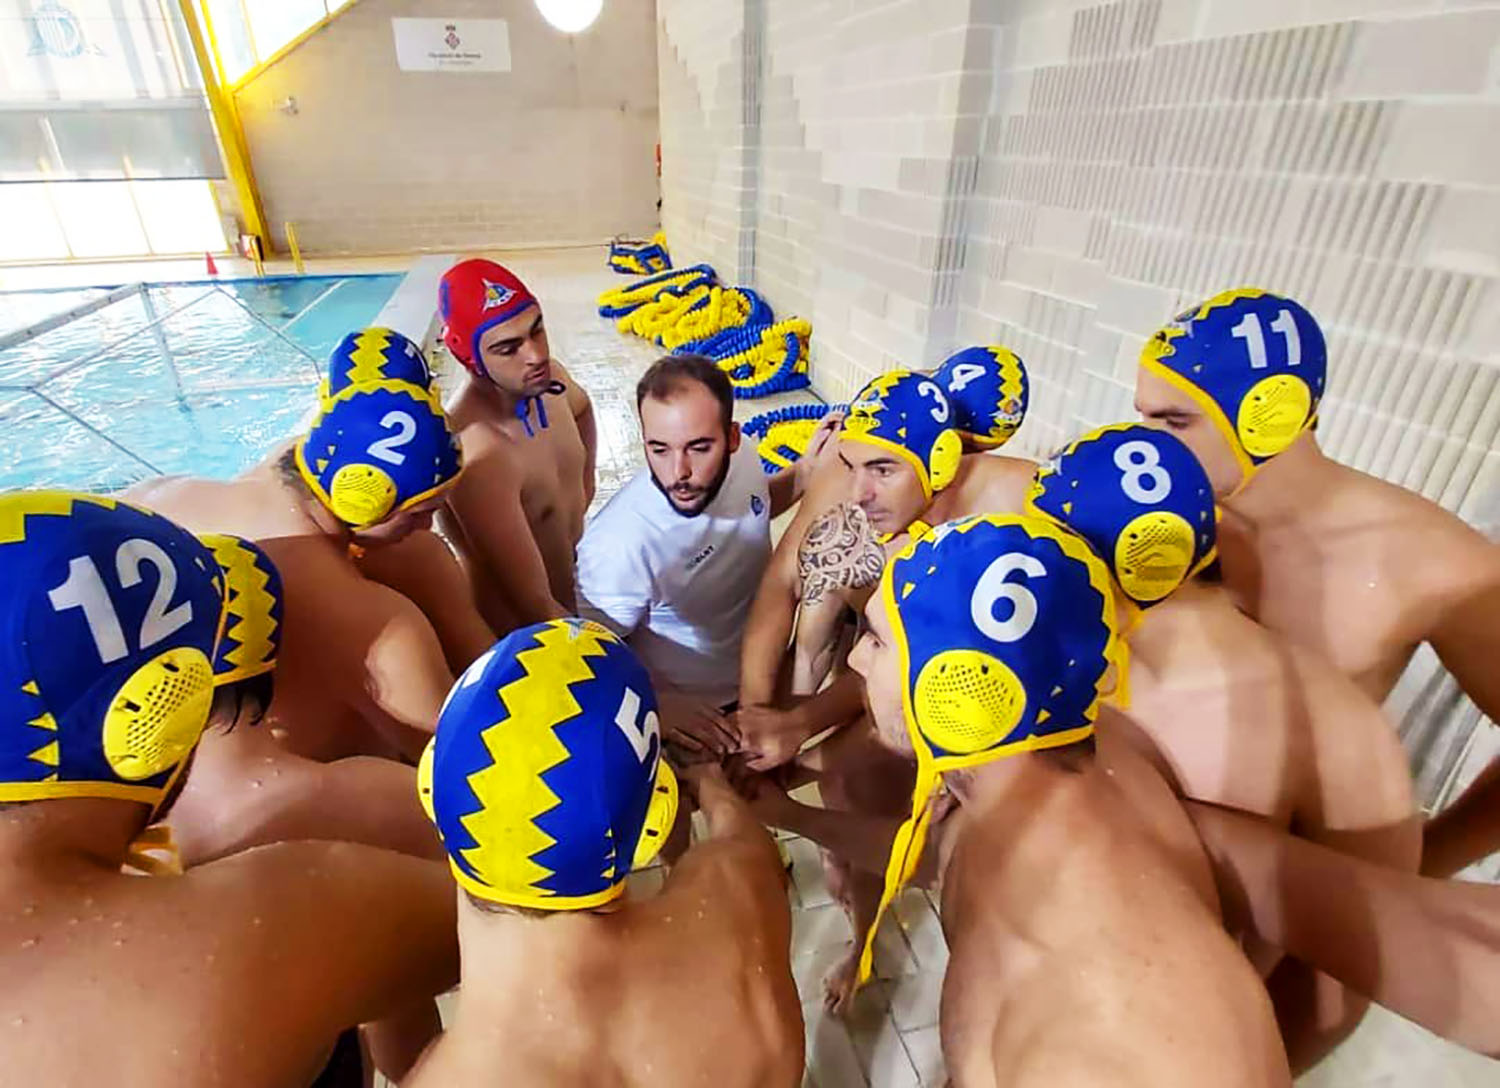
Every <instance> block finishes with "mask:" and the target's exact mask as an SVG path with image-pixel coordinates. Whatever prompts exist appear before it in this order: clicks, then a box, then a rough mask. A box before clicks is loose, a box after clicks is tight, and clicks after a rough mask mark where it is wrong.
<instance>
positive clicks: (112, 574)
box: [0, 491, 225, 806]
mask: <svg viewBox="0 0 1500 1088" xmlns="http://www.w3.org/2000/svg"><path fill="white" fill-rule="evenodd" d="M224 596H225V594H224V583H223V575H222V574H221V572H220V570H219V566H218V564H217V563H216V562H215V561H214V556H213V553H212V552H211V551H210V550H209V549H208V548H207V547H205V546H204V545H203V544H202V543H200V542H199V541H198V540H197V539H196V538H195V537H194V536H193V535H192V534H191V533H189V532H187V531H186V530H185V529H182V528H180V527H179V526H177V525H175V524H173V523H172V522H170V521H168V520H167V519H166V518H164V517H161V516H159V515H157V514H153V513H150V512H149V511H146V510H142V509H140V508H138V507H134V506H130V505H128V504H126V503H123V502H119V501H117V500H114V499H107V498H102V497H98V496H94V495H83V494H77V493H74V492H66V491H21V492H11V493H9V494H4V495H0V622H3V624H4V631H3V635H4V637H3V638H0V715H3V720H4V722H5V728H4V730H3V731H0V801H4V802H14V801H35V800H43V799H47V798H58V797H97V798H110V799H118V800H126V801H140V802H142V803H144V804H148V805H153V806H154V805H157V804H159V803H160V802H161V800H162V798H163V797H164V796H165V795H166V793H167V791H168V790H169V789H170V787H171V785H172V782H173V780H174V779H175V777H176V776H177V775H178V774H179V773H180V772H181V770H182V768H183V767H184V766H185V765H186V761H187V757H188V756H189V755H190V754H191V753H192V751H193V748H194V746H195V745H197V743H198V738H199V737H200V735H201V734H202V732H203V727H204V725H205V724H206V723H207V721H208V717H209V712H210V710H211V708H212V704H213V687H214V672H213V658H214V649H215V643H216V640H217V638H218V635H219V632H220V629H221V626H222V623H223V610H224Z"/></svg>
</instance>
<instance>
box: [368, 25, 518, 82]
mask: <svg viewBox="0 0 1500 1088" xmlns="http://www.w3.org/2000/svg"><path fill="white" fill-rule="evenodd" d="M391 33H392V34H393V35H394V36H395V39H396V64H397V65H399V66H400V68H401V70H402V71H403V72H508V71H510V32H509V31H508V30H507V29H506V26H505V20H504V19H392V20H391Z"/></svg>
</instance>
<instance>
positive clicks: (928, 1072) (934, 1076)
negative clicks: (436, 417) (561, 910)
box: [494, 249, 1500, 1088]
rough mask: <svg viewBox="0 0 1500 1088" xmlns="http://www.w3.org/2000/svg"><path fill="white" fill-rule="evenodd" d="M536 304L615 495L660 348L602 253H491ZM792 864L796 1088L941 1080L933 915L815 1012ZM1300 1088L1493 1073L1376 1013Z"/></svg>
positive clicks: (813, 971)
mask: <svg viewBox="0 0 1500 1088" xmlns="http://www.w3.org/2000/svg"><path fill="white" fill-rule="evenodd" d="M494 256H495V257H496V258H497V259H499V260H502V261H504V262H505V263H507V264H509V265H510V266H511V267H512V268H513V269H514V270H515V271H516V272H518V273H519V274H520V275H521V276H522V277H523V278H524V279H525V280H526V281H527V283H528V284H529V285H530V286H531V288H532V290H533V291H535V292H536V294H537V295H538V297H539V298H540V299H541V300H542V303H543V306H544V307H545V309H546V313H547V324H548V327H549V329H550V334H551V338H552V347H553V352H554V354H555V355H556V356H557V357H558V358H559V359H561V360H563V362H564V363H565V364H566V365H567V366H568V368H569V370H570V371H571V372H572V374H573V375H574V377H575V378H577V379H578V381H579V382H580V383H581V384H582V385H583V387H584V388H585V389H587V390H588V391H589V394H590V396H591V397H592V398H593V400H594V408H595V413H596V415H597V417H598V421H599V494H598V498H597V499H596V506H597V505H598V504H599V503H602V502H603V501H604V500H606V499H607V498H608V497H609V495H611V494H613V493H614V491H615V490H616V489H618V488H619V486H620V485H621V484H622V483H623V482H624V481H625V480H627V479H628V478H629V477H630V476H631V474H633V473H634V472H636V471H637V470H638V469H639V468H640V466H641V464H642V459H641V453H640V444H639V434H638V431H637V429H636V419H635V402H634V395H635V394H634V386H635V381H636V379H637V377H639V375H640V373H641V371H642V370H644V369H645V368H646V367H647V366H648V365H649V364H650V363H651V361H652V360H653V359H655V358H656V357H657V356H658V354H659V351H658V350H657V349H656V348H655V347H654V346H653V345H650V344H647V343H645V342H644V341H641V340H637V339H634V338H630V337H626V336H622V335H620V334H619V333H617V332H616V331H615V329H614V327H613V325H612V324H611V323H610V322H607V321H604V320H601V319H600V318H599V317H597V316H596V314H595V309H594V299H595V297H596V296H597V295H598V293H599V292H600V291H602V290H603V289H605V288H606V287H609V286H612V285H614V284H616V283H619V282H625V281H624V280H623V278H616V277H614V276H613V275H612V274H611V273H609V272H608V271H607V270H606V269H605V268H604V256H603V250H602V249H600V250H569V251H554V252H523V253H514V254H495V255H494ZM808 399H811V398H810V397H808V396H807V395H806V394H790V395H787V396H783V397H777V398H770V399H767V400H758V401H745V402H740V404H739V405H738V411H737V412H736V415H737V416H739V417H740V418H744V417H746V416H749V415H752V414H754V413H757V412H760V411H764V410H766V409H768V408H771V407H775V406H778V405H780V404H783V403H794V402H796V401H799V400H801V401H805V400H808ZM786 848H787V852H788V853H789V855H790V857H791V863H792V889H791V892H790V895H791V902H792V912H793V930H792V969H793V973H794V975H795V976H796V980H797V987H798V991H799V993H800V994H801V995H802V1000H803V1013H804V1017H805V1019H806V1024H807V1074H806V1077H805V1080H804V1084H805V1085H809V1086H816V1088H866V1086H868V1088H915V1086H918V1085H924V1086H926V1085H939V1084H942V1083H943V1082H944V1074H943V1067H942V1058H941V1051H940V1049H939V1042H938V1032H937V1015H938V998H939V994H940V991H941V988H942V979H943V971H944V968H945V965H946V963H947V959H948V949H947V945H946V943H945V942H944V940H943V935H942V930H941V927H940V925H939V921H938V917H937V914H936V912H935V911H934V909H933V904H932V903H931V902H930V900H929V899H928V897H927V895H926V894H925V893H923V892H920V891H909V892H907V893H906V894H905V895H904V896H903V897H902V898H901V899H900V900H899V901H898V904H897V909H896V910H895V912H894V914H895V921H896V924H895V925H889V924H888V925H887V926H886V927H885V931H884V932H883V933H882V934H881V938H880V941H879V944H878V946H877V956H876V969H877V970H876V973H877V980H876V981H875V982H874V983H872V984H871V985H870V986H868V987H867V988H866V989H865V991H863V992H862V993H861V994H860V996H859V998H858V999H857V1000H856V1002H855V1007H854V1009H853V1011H852V1013H851V1015H850V1016H849V1017H848V1019H847V1020H839V1019H836V1018H834V1017H831V1016H828V1015H826V1014H825V1013H824V1012H823V1008H822V1003H821V982H822V977H823V975H824V973H825V972H826V971H827V970H828V968H829V967H831V966H832V965H833V964H834V963H836V962H837V961H838V959H839V958H840V957H841V956H842V955H843V954H844V952H845V951H846V950H847V948H848V947H849V941H850V939H851V934H850V933H849V929H848V925H847V923H846V922H845V920H844V917H843V914H842V912H841V911H840V910H839V908H838V906H837V905H835V904H834V903H833V901H832V899H831V897H830V896H829V893H828V887H827V884H826V882H825V880H824V878H823V873H822V869H821V866H820V865H819V864H818V856H817V851H816V849H815V848H814V847H813V845H812V844H811V843H810V842H807V841H805V840H802V839H797V838H795V837H789V838H787V839H786ZM660 880H661V873H660V870H659V869H652V870H648V871H646V872H644V873H640V874H637V875H636V876H634V877H632V883H633V891H634V892H636V893H637V894H649V893H650V892H651V891H652V890H654V889H655V888H656V887H658V886H659V884H660ZM1300 1083H1301V1084H1302V1085H1304V1086H1305V1088H1377V1086H1380V1088H1397V1086H1406V1085H1413V1086H1416V1085H1420V1086H1422V1088H1428V1086H1431V1088H1461V1086H1463V1088H1468V1086H1473V1088H1478V1086H1480V1085H1491V1086H1494V1085H1500V1063H1496V1062H1492V1061H1489V1060H1487V1059H1485V1058H1481V1057H1478V1056H1476V1055H1473V1054H1470V1053H1468V1052H1467V1051H1464V1050H1461V1049H1460V1048H1458V1047H1454V1046H1452V1045H1450V1044H1448V1043H1445V1042H1443V1041H1442V1040H1440V1039H1437V1038H1435V1037H1433V1036H1432V1035H1430V1034H1428V1033H1427V1032H1425V1031H1423V1030H1422V1029H1420V1028H1417V1027H1415V1026H1413V1025H1411V1024H1408V1023H1407V1022H1406V1021H1404V1020H1401V1019H1399V1018H1398V1017H1395V1016H1392V1015H1390V1014H1389V1013H1385V1012H1383V1011H1382V1010H1378V1009H1377V1010H1375V1011H1373V1012H1372V1013H1371V1015H1370V1017H1369V1018H1368V1019H1367V1020H1366V1022H1365V1024H1364V1025H1363V1026H1362V1027H1361V1029H1360V1031H1359V1032H1358V1033H1357V1034H1356V1035H1355V1036H1354V1038H1353V1039H1351V1040H1350V1041H1349V1042H1348V1043H1347V1044H1345V1045H1344V1047H1342V1048H1341V1049H1340V1050H1339V1051H1338V1052H1337V1053H1335V1054H1334V1056H1333V1057H1332V1058H1330V1059H1329V1060H1328V1061H1327V1062H1325V1063H1324V1064H1323V1065H1322V1066H1320V1067H1319V1068H1318V1069H1316V1070H1314V1071H1313V1073H1311V1074H1309V1075H1308V1076H1306V1077H1304V1078H1303V1079H1302V1081H1301V1082H1300Z"/></svg>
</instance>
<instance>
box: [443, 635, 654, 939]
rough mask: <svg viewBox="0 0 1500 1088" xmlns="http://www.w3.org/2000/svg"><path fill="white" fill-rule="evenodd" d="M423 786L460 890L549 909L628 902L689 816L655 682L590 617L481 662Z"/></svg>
mask: <svg viewBox="0 0 1500 1088" xmlns="http://www.w3.org/2000/svg"><path fill="white" fill-rule="evenodd" d="M417 785H418V790H419V792H420V794H421V798H422V804H423V806H424V807H425V808H426V810H427V814H428V815H429V816H430V817H431V818H432V820H433V822H434V823H435V824H436V825H437V829H438V834H439V836H440V837H441V838H442V840H443V846H444V848H445V849H446V850H447V852H448V858H449V861H450V863H451V865H452V869H453V875H454V878H455V879H456V880H457V881H458V883H459V884H460V885H461V886H462V887H463V888H464V889H465V890H466V891H468V892H469V893H470V894H472V895H474V896H477V897H479V898H481V899H486V900H489V901H491V902H496V903H506V904H510V905H512V906H519V907H530V908H533V909H538V910H584V909H587V908H590V907H596V906H600V905H601V904H604V903H607V902H609V901H610V900H612V899H614V898H616V897H617V896H619V895H620V893H621V892H622V891H623V890H624V887H625V877H626V876H627V875H628V874H629V873H630V871H631V869H632V868H634V867H635V866H637V865H642V864H645V863H646V862H648V861H650V860H651V858H653V857H655V855H656V852H657V850H658V849H659V848H660V846H661V844H662V842H663V841H664V840H665V838H666V835H667V833H668V832H669V831H670V830H671V828H672V821H673V819H674V818H675V816H676V813H677V780H676V778H675V777H673V775H672V769H671V768H670V767H668V766H667V763H666V761H665V760H664V759H662V757H661V733H660V728H659V725H658V721H657V712H656V694H655V692H654V691H653V690H652V687H651V678H650V676H649V675H648V674H647V672H646V670H645V668H644V667H643V666H642V665H641V663H640V662H639V661H638V660H636V657H635V654H633V653H632V652H631V651H630V649H629V647H627V646H626V645H625V644H624V643H623V642H621V641H620V640H619V639H618V638H616V637H615V636H614V635H613V634H611V633H610V632H609V631H608V630H607V629H605V628H604V627H601V626H599V625H598V624H596V623H592V622H590V621H588V620H579V619H565V620H550V621H548V622H546V623H538V624H534V625H532V626H530V627H523V628H521V629H520V630H519V631H516V632H514V633H512V634H511V635H509V636H507V637H506V638H505V639H503V640H501V641H500V642H499V643H497V644H496V645H495V646H494V647H493V648H492V649H491V650H490V651H489V652H487V653H485V654H484V655H483V656H481V657H480V658H479V659H478V660H477V661H475V662H474V664H472V665H470V666H469V668H468V669H467V670H466V671H465V672H464V674H463V676H461V677H460V678H459V680H458V683H456V684H455V685H454V687H453V690H452V691H451V692H450V693H449V695H448V701H447V702H446V703H445V704H444V705H443V710H442V713H441V714H440V715H439V717H438V725H437V733H436V735H435V736H434V737H433V739H432V741H431V742H430V743H429V744H428V746H427V750H426V751H425V752H424V753H423V755H422V761H421V763H420V765H419V767H418V769H417Z"/></svg>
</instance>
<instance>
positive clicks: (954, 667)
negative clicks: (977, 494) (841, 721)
mask: <svg viewBox="0 0 1500 1088" xmlns="http://www.w3.org/2000/svg"><path fill="white" fill-rule="evenodd" d="M876 592H877V593H878V595H879V601H880V607H881V608H882V609H883V611H884V614H885V617H886V620H887V621H888V622H889V624H890V629H891V631H892V634H893V637H894V639H895V645H896V650H897V653H898V655H899V660H900V663H901V665H900V667H901V696H902V698H901V702H902V710H903V713H904V716H905V718H906V728H907V733H908V734H909V735H910V737H911V741H912V746H913V748H914V749H915V750H916V756H917V780H916V787H915V789H914V790H913V792H912V814H911V817H910V818H909V819H908V820H907V821H906V822H905V823H904V824H902V826H901V829H900V830H899V831H898V832H897V833H896V838H895V841H894V842H893V843H892V845H891V854H890V858H889V861H888V863H887V866H886V874H885V894H884V896H883V898H882V906H881V909H882V911H883V910H884V908H885V906H886V905H888V904H889V903H890V901H891V900H892V899H893V898H894V897H895V895H896V893H897V892H898V891H900V889H901V886H902V885H903V884H905V883H906V881H907V880H909V879H910V878H911V874H912V873H913V872H914V871H915V870H916V866H917V862H918V861H919V860H920V858H921V855H922V847H923V845H924V843H925V841H926V837H927V823H928V818H929V815H930V810H931V800H932V796H933V794H934V792H935V791H936V789H937V785H938V779H939V776H940V775H941V774H942V773H943V772H944V771H952V770H959V769H962V768H965V767H974V766H978V765H979V764H982V763H988V762H990V761H992V760H995V759H1000V758H1002V757H1005V756H1010V755H1016V754H1018V753H1021V752H1029V751H1035V750H1037V749H1042V748H1055V747H1059V746H1061V745H1064V744H1072V743H1074V742H1076V741H1080V740H1083V739H1085V738H1087V737H1088V736H1090V735H1091V734H1092V733H1093V731H1094V719H1095V717H1096V716H1097V714H1098V712H1099V703H1100V700H1101V698H1102V694H1103V692H1104V690H1105V688H1106V686H1107V685H1108V683H1109V682H1110V680H1111V679H1113V680H1114V681H1115V682H1116V683H1122V682H1123V679H1124V676H1123V674H1124V672H1125V669H1126V659H1125V645H1124V643H1123V642H1122V641H1121V640H1120V638H1119V635H1118V631H1117V626H1116V618H1115V609H1114V595H1113V593H1112V592H1111V589H1110V584H1109V571H1108V570H1107V569H1106V568H1105V566H1104V564H1103V563H1101V562H1100V561H1099V558H1098V557H1097V556H1096V555H1094V553H1093V551H1092V550H1091V549H1090V548H1089V546H1088V545H1087V544H1086V543H1085V542H1084V541H1083V540H1082V539H1081V538H1080V537H1078V536H1075V535H1074V534H1073V533H1070V532H1068V531H1067V530H1065V529H1063V528H1061V527H1059V526H1058V525H1056V524H1055V523H1053V522H1051V521H1046V520H1042V519H1040V518H1032V517H1018V516H1015V515H1010V514H1003V515H1002V514H986V515H982V516H979V517H971V518H966V519H964V520H961V521H951V522H947V523H946V524H943V525H939V526H937V527H935V528H934V529H932V530H930V531H929V532H928V533H927V534H926V535H924V536H922V537H920V538H919V539H917V540H915V541H913V542H912V543H910V544H908V545H907V546H906V547H905V548H903V549H902V550H901V551H900V552H899V553H897V555H896V556H895V557H894V558H893V559H892V560H891V561H890V562H889V563H888V564H886V568H885V570H884V572H883V573H882V574H881V578H880V586H879V589H878V590H877V591H876ZM1111 672H1113V674H1114V676H1113V678H1112V677H1111ZM878 925H879V920H878V918H877V921H876V925H875V926H872V927H871V928H870V930H869V933H868V934H867V935H866V938H865V948H864V954H863V957H862V961H861V965H860V977H861V979H865V978H868V977H869V972H870V968H871V965H872V954H873V948H874V934H875V929H876V927H877V926H878Z"/></svg>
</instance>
